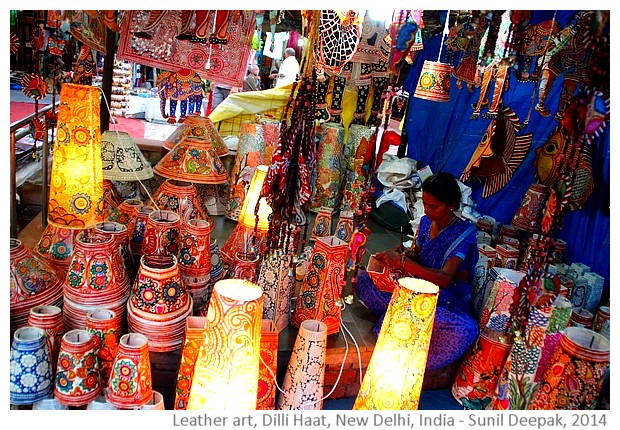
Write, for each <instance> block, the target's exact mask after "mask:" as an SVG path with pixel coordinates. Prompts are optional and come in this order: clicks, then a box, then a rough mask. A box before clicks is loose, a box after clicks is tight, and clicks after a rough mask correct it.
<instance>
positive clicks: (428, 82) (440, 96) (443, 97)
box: [413, 60, 452, 102]
mask: <svg viewBox="0 0 620 430" xmlns="http://www.w3.org/2000/svg"><path fill="white" fill-rule="evenodd" d="M451 73H452V66H451V65H450V64H445V63H439V62H437V61H429V60H426V61H424V64H423V65H422V71H421V72H420V79H419V80H418V85H417V87H416V89H415V93H414V94H413V95H414V97H417V98H419V99H426V100H431V101H435V102H447V101H450V74H451Z"/></svg>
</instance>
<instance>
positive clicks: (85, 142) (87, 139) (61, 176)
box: [47, 84, 103, 229]
mask: <svg viewBox="0 0 620 430" xmlns="http://www.w3.org/2000/svg"><path fill="white" fill-rule="evenodd" d="M102 203H103V170H102V162H101V135H100V129H99V93H98V90H97V88H95V87H91V86H85V85H76V84H64V85H63V86H62V89H61V91H60V106H59V108H58V128H57V131H56V142H55V145H54V161H53V163H52V172H51V180H50V190H49V206H48V208H49V211H48V216H47V220H48V221H49V223H50V224H52V225H55V226H57V227H65V228H70V229H84V228H89V227H92V226H93V225H95V224H96V223H97V222H99V221H102V220H101V217H100V215H99V214H98V213H101V208H100V205H101V204H102Z"/></svg>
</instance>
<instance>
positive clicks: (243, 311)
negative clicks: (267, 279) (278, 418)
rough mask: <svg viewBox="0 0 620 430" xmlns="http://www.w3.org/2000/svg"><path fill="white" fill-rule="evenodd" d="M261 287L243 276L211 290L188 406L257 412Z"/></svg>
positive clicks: (261, 309)
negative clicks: (243, 278) (242, 278)
mask: <svg viewBox="0 0 620 430" xmlns="http://www.w3.org/2000/svg"><path fill="white" fill-rule="evenodd" d="M262 314H263V291H262V290H261V289H260V287H259V286H258V285H256V284H254V283H251V282H248V281H245V280H241V279H224V280H222V281H218V282H217V283H216V284H215V286H214V288H213V295H212V296H211V301H210V302H209V308H208V310H207V315H206V316H207V319H206V324H205V337H204V341H203V343H202V345H201V348H200V352H199V353H198V359H197V360H196V364H195V367H194V377H193V379H192V388H191V391H190V395H189V402H188V405H187V409H188V410H216V411H230V410H234V411H238V410H255V409H256V399H257V391H258V374H259V373H258V367H259V357H260V334H261V324H262Z"/></svg>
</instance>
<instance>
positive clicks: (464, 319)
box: [355, 216, 478, 369]
mask: <svg viewBox="0 0 620 430" xmlns="http://www.w3.org/2000/svg"><path fill="white" fill-rule="evenodd" d="M430 228H431V220H430V219H429V218H427V217H426V216H423V217H422V219H421V220H420V226H419V228H418V236H417V240H416V244H417V245H418V246H419V247H420V248H421V251H420V253H419V255H418V262H419V263H420V264H423V265H424V266H426V267H430V268H434V269H441V268H442V267H443V266H444V264H445V262H446V261H447V260H449V259H450V258H452V257H458V258H460V259H461V265H460V267H459V271H464V270H467V271H468V273H469V279H468V280H467V281H459V280H453V281H452V282H451V283H450V285H448V286H447V287H446V288H441V289H440V290H439V297H438V300H437V309H436V311H435V322H434V325H433V334H432V336H431V343H430V347H429V352H428V359H427V364H426V367H427V369H441V368H442V367H445V366H448V365H450V364H452V363H453V362H455V361H456V360H458V359H459V358H460V357H461V356H462V355H463V354H464V353H465V351H466V350H467V348H469V346H470V345H471V344H472V343H473V342H474V341H475V340H476V338H477V337H478V322H477V321H476V319H475V317H474V313H473V309H472V304H471V280H472V278H473V274H474V268H475V267H476V263H477V262H478V247H477V242H476V228H475V227H474V226H473V225H472V224H471V223H469V222H468V221H464V220H460V221H459V222H457V223H455V224H452V225H450V226H448V227H446V228H444V229H443V230H442V231H440V232H439V233H438V234H437V235H436V236H435V237H434V238H432V239H431V238H430V235H429V233H430ZM355 291H356V293H357V296H358V298H359V299H360V301H361V302H362V303H363V304H364V305H365V306H366V307H368V308H369V309H370V310H371V311H372V312H374V313H375V314H377V315H379V316H380V318H379V321H378V322H377V324H376V325H375V327H374V329H373V332H374V333H375V335H378V334H379V330H380V329H381V324H382V323H383V318H384V316H385V312H386V310H387V307H388V304H389V303H390V299H391V297H392V294H391V293H386V292H383V291H379V290H378V289H377V288H376V287H375V285H374V284H373V282H372V280H371V279H370V276H369V275H368V274H367V273H366V272H365V271H362V272H361V273H360V274H359V275H358V278H357V285H356V289H355Z"/></svg>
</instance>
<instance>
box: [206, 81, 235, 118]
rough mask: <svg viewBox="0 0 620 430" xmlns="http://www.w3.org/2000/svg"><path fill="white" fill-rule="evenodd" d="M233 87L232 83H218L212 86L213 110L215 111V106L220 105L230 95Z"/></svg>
mask: <svg viewBox="0 0 620 430" xmlns="http://www.w3.org/2000/svg"><path fill="white" fill-rule="evenodd" d="M231 88H232V86H230V85H224V84H217V83H216V84H213V86H212V87H211V92H212V95H211V112H213V111H214V110H215V108H216V107H218V105H219V104H220V103H222V102H223V101H224V100H225V99H226V97H228V95H229V94H230V90H231Z"/></svg>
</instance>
